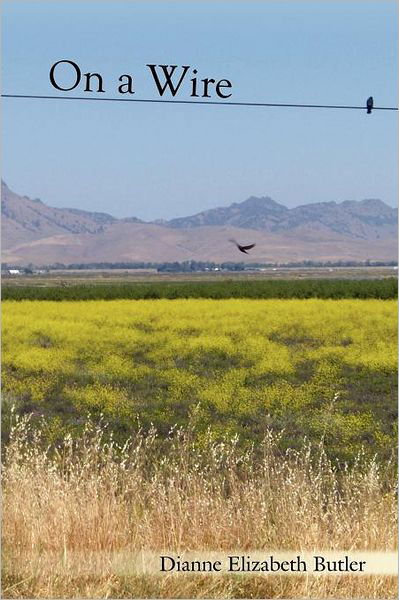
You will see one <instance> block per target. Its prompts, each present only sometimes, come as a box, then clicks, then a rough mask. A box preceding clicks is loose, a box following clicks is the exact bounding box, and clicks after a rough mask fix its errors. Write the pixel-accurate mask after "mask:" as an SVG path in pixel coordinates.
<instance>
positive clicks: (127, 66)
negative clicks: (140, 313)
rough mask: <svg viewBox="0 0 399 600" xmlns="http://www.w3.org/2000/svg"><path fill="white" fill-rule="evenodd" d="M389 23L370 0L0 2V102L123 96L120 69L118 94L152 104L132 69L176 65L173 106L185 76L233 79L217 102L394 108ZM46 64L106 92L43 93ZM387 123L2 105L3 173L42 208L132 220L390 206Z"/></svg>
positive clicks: (391, 143) (191, 109)
mask: <svg viewBox="0 0 399 600" xmlns="http://www.w3.org/2000/svg"><path fill="white" fill-rule="evenodd" d="M397 28H398V4H397V3H396V2H395V1H383V0H376V1H373V0H355V1H352V2H349V1H344V0H339V1H336V0H334V1H310V2H309V1H307V2H302V1H299V0H293V1H289V0H278V1H268V0H265V1H263V2H251V1H229V2H227V1H212V2H211V1H200V2H184V1H178V2H169V1H167V0H164V1H158V2H154V1H151V0H146V1H142V2H139V1H137V2H136V1H124V2H118V1H113V0H103V1H94V0H89V1H77V0H72V1H71V0H69V1H68V2H62V1H61V2H50V1H46V2H43V1H29V2H24V1H19V0H13V1H7V0H5V1H3V3H2V73H3V76H2V93H3V94H29V95H54V96H62V97H65V96H68V95H69V96H71V95H78V96H91V97H108V98H116V97H126V96H127V95H123V96H121V94H119V93H118V91H117V86H118V85H119V83H118V77H119V76H120V75H121V74H131V75H132V77H133V85H134V91H135V93H134V94H133V95H131V96H130V97H131V98H135V99H145V98H149V99H155V98H159V97H160V96H159V94H158V93H157V89H156V86H155V83H154V80H153V78H152V76H151V73H150V71H149V68H148V67H147V66H146V65H147V64H156V65H160V64H166V65H174V64H175V65H178V66H179V67H180V66H183V65H187V66H190V70H189V72H188V75H187V76H186V79H185V80H184V81H183V84H182V86H181V88H180V90H179V92H178V95H177V96H176V97H175V99H180V100H190V99H192V98H190V86H189V83H190V82H189V79H190V78H191V77H194V75H193V74H192V70H193V69H196V70H197V71H198V73H197V77H198V78H199V79H203V78H205V77H208V78H214V79H215V80H216V81H218V80H220V79H227V80H229V81H231V84H232V87H231V90H230V92H231V97H230V98H229V99H228V100H226V102H228V101H231V102H267V103H304V104H348V105H355V106H358V105H363V104H365V102H366V99H367V98H368V96H370V95H372V96H373V97H374V103H375V106H397V103H398V97H397V89H398V79H397V72H398V56H397V39H398V31H397ZM60 60H70V61H74V62H75V63H76V64H78V65H79V68H80V69H81V72H82V73H86V72H97V73H100V74H101V75H102V77H103V82H104V89H105V92H104V93H96V92H91V93H90V92H85V91H84V84H83V83H80V84H79V85H78V86H77V87H76V89H74V90H73V91H71V92H64V91H59V90H56V89H54V87H53V86H52V85H51V82H50V78H49V71H50V68H51V66H52V65H53V64H54V63H56V62H57V61H60ZM62 68H63V67H62V66H61V67H58V69H62ZM64 68H65V71H63V72H62V71H61V70H58V71H57V72H56V73H57V78H58V80H59V82H60V85H61V86H64V87H67V85H72V83H71V82H72V81H73V77H72V70H71V71H68V67H65V65H64ZM164 97H165V98H168V99H173V98H172V97H171V96H170V94H169V95H167V94H165V96H164ZM209 100H211V101H218V100H219V101H220V99H218V97H217V96H216V95H215V92H214V91H213V93H212V97H211V98H210V99H209ZM397 123H398V113H397V112H393V111H375V112H373V113H372V114H371V115H367V114H366V111H360V110H359V111H358V110H325V109H318V110H316V109H313V110H311V109H299V108H272V107H269V108H265V107H249V106H226V105H220V106H215V105H209V106H204V105H185V104H175V105H173V104H151V103H136V102H83V101H77V100H45V99H17V98H2V144H3V167H2V178H3V179H4V180H5V181H6V183H7V184H8V185H9V187H10V188H11V189H12V190H13V191H15V192H16V193H18V194H21V195H27V196H29V197H31V198H40V199H41V200H42V201H43V202H45V203H47V204H49V205H51V206H58V207H73V208H81V209H85V210H90V211H101V212H108V213H110V214H112V215H114V216H116V217H128V216H136V217H139V218H141V219H144V220H152V219H157V218H165V219H169V218H174V217H178V216H186V215H190V214H194V213H196V212H199V211H201V210H205V209H210V208H214V207H216V206H228V205H229V204H231V203H232V202H242V201H243V200H245V199H246V198H248V197H249V196H270V197H272V198H273V199H274V200H275V201H277V202H279V203H281V204H284V205H286V206H288V207H294V206H298V205H301V204H308V203H313V202H331V201H336V202H342V201H344V200H361V199H364V198H380V199H381V200H383V201H384V202H386V203H387V204H389V205H392V206H393V205H395V204H396V198H397V192H398V177H397V166H396V165H397V160H398V147H397V134H398V127H397Z"/></svg>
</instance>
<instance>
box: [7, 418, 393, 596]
mask: <svg viewBox="0 0 399 600" xmlns="http://www.w3.org/2000/svg"><path fill="white" fill-rule="evenodd" d="M105 433H106V430H105V426H102V425H100V426H94V425H93V424H90V423H88V424H87V427H86V430H85V433H84V435H83V436H82V437H81V438H80V439H79V440H77V441H73V440H72V439H71V438H66V439H65V440H64V443H63V444H62V446H60V447H58V448H47V449H45V448H44V447H43V439H42V434H41V431H40V430H37V429H36V430H34V429H33V428H32V426H31V424H30V420H29V417H22V418H16V419H15V421H14V424H13V427H12V431H11V439H10V442H9V444H8V445H7V447H6V448H5V450H4V466H3V596H4V597H15V598H16V597H46V598H50V597H91V598H95V597H164V598H189V597H208V598H210V597H211V598H233V597H235V598H239V597H241V598H244V597H253V598H266V597H280V598H281V597H286V598H288V597H304V598H327V597H329V598H338V597H339V598H343V597H345V598H386V597H394V596H395V579H394V578H393V577H382V576H361V577H354V576H344V575H342V576H334V577H325V576H323V577H314V576H309V577H306V576H284V577H280V576H277V575H274V576H268V577H261V576H255V575H245V576H233V575H232V576H230V575H223V576H204V575H182V576H169V575H159V576H154V575H141V576H134V575H126V574H123V573H118V572H115V571H113V570H112V562H111V558H112V556H114V555H118V553H119V554H124V555H125V556H129V553H130V552H134V551H137V550H141V549H145V550H152V551H155V552H157V551H160V552H161V551H162V552H165V551H168V552H173V553H182V552H184V551H186V550H197V551H200V550H201V551H204V550H224V551H231V550H232V549H233V550H241V551H244V552H245V551H246V550H250V549H256V550H263V549H265V551H268V550H270V549H274V550H277V549H278V550H283V549H287V550H295V551H298V553H300V552H302V551H305V550H310V551H312V550H315V549H318V550H355V549H358V550H393V549H395V547H396V546H395V545H396V540H395V533H396V527H395V519H396V501H395V486H394V481H393V477H392V471H391V472H390V473H389V472H388V471H390V469H389V468H388V467H387V466H386V465H385V468H384V469H382V468H381V466H380V465H379V464H378V462H377V461H376V460H366V458H364V457H362V456H359V458H358V459H357V460H356V461H355V463H354V464H353V465H352V466H351V467H346V468H343V469H341V470H340V471H337V469H335V468H334V466H333V465H332V463H331V462H330V461H329V460H328V459H327V457H326V455H325V453H324V452H323V449H322V448H321V447H320V448H317V449H312V448H311V447H310V446H309V445H308V444H306V442H304V444H303V447H302V449H301V450H300V451H288V452H286V453H284V454H279V453H278V451H277V442H278V440H277V439H276V436H275V435H272V434H267V435H266V437H265V439H264V441H263V444H262V445H261V447H258V448H250V449H247V450H245V451H244V450H242V449H241V448H240V447H239V445H238V440H237V439H235V438H234V439H230V440H228V439H225V440H224V441H222V442H220V441H219V442H215V441H212V438H211V436H209V437H208V438H204V439H202V442H201V447H199V446H198V444H197V443H194V441H193V440H194V437H193V435H192V433H193V432H192V431H190V430H187V431H181V430H180V431H177V430H175V431H173V432H171V435H170V437H169V439H167V440H163V441H161V440H160V439H158V437H157V435H156V432H155V431H152V432H150V434H147V435H144V434H142V433H139V434H136V435H135V436H134V437H132V438H131V440H130V441H129V442H128V443H127V444H125V446H124V447H123V448H122V447H119V446H118V445H117V444H116V443H114V442H113V441H112V438H111V440H110V438H109V436H108V437H107V440H108V441H106V436H105Z"/></svg>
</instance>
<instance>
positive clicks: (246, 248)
mask: <svg viewBox="0 0 399 600" xmlns="http://www.w3.org/2000/svg"><path fill="white" fill-rule="evenodd" d="M229 242H232V243H233V244H235V245H236V246H237V248H238V249H239V251H240V252H244V254H248V252H247V250H251V248H254V247H255V246H256V244H249V245H248V246H241V244H239V243H238V242H237V241H236V240H233V239H232V240H229Z"/></svg>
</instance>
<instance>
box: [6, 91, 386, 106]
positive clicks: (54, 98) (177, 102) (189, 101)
mask: <svg viewBox="0 0 399 600" xmlns="http://www.w3.org/2000/svg"><path fill="white" fill-rule="evenodd" d="M1 97H2V98H38V99H42V100H91V101H94V102H96V101H97V102H150V103H162V104H212V105H215V106H218V105H225V106H226V105H229V106H263V107H277V108H343V109H353V110H366V109H367V106H345V105H334V104H281V103H278V102H274V103H272V102H224V101H223V100H221V101H214V100H163V99H153V100H152V99H149V98H94V97H87V96H34V95H28V94H1ZM372 110H398V108H397V107H394V106H373V108H372Z"/></svg>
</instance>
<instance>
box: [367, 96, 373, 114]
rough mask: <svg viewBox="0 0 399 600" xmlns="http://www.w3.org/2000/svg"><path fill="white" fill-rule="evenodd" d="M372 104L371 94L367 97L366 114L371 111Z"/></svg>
mask: <svg viewBox="0 0 399 600" xmlns="http://www.w3.org/2000/svg"><path fill="white" fill-rule="evenodd" d="M373 106H374V100H373V96H370V98H367V114H368V115H369V114H371V111H372V110H373Z"/></svg>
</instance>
